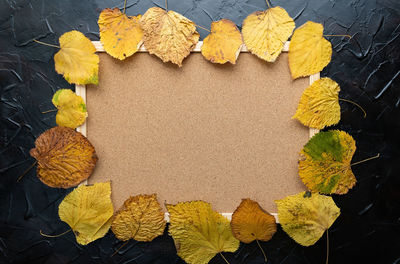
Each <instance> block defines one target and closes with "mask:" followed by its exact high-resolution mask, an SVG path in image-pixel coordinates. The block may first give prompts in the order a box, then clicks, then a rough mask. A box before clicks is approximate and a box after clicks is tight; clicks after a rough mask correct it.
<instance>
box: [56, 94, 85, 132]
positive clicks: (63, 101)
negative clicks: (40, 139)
mask: <svg viewBox="0 0 400 264" xmlns="http://www.w3.org/2000/svg"><path fill="white" fill-rule="evenodd" d="M52 102H53V104H54V106H55V107H57V109H58V112H57V115H56V123H57V125H59V126H64V127H70V128H77V127H78V126H80V125H82V124H83V123H85V120H86V117H87V111H86V105H85V102H84V101H83V98H82V97H80V96H79V95H76V94H75V93H74V92H73V91H71V90H69V89H60V90H58V91H57V92H56V93H55V94H54V95H53V100H52Z"/></svg>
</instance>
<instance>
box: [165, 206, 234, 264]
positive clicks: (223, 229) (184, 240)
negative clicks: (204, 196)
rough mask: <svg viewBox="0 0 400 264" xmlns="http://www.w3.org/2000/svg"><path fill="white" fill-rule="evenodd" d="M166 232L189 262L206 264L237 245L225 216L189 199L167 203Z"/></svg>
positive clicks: (180, 254)
mask: <svg viewBox="0 0 400 264" xmlns="http://www.w3.org/2000/svg"><path fill="white" fill-rule="evenodd" d="M167 209H168V212H169V214H170V226H169V234H170V235H171V236H172V237H173V239H174V241H175V244H176V246H177V251H178V255H179V256H180V257H181V258H182V259H183V260H184V261H186V262H187V263H189V264H206V263H208V262H209V261H210V260H211V259H212V258H213V257H214V256H215V255H216V254H221V252H234V251H236V250H237V249H238V248H239V240H237V239H236V238H235V237H234V236H233V234H232V231H231V228H230V224H229V220H228V219H226V218H225V217H223V216H222V215H221V214H219V213H217V212H215V211H213V210H212V208H211V205H210V204H209V203H206V202H203V201H193V202H184V203H178V204H176V205H167Z"/></svg>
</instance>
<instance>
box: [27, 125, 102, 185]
mask: <svg viewBox="0 0 400 264" xmlns="http://www.w3.org/2000/svg"><path fill="white" fill-rule="evenodd" d="M30 154H31V156H32V157H34V158H35V159H36V160H37V163H38V166H37V175H38V177H39V179H40V180H41V181H42V182H43V183H44V184H46V185H48V186H50V187H54V188H70V187H73V186H76V185H78V184H79V183H80V182H82V181H84V180H86V179H87V178H88V177H89V176H90V174H91V173H92V171H93V169H94V166H95V165H96V162H97V156H96V152H95V150H94V147H93V146H92V144H91V143H90V142H89V140H88V139H87V138H86V137H84V136H83V135H82V134H81V133H79V132H76V131H75V130H73V129H72V128H67V127H53V128H51V129H49V130H46V131H45V132H43V133H42V134H41V135H40V136H39V137H38V138H37V139H36V141H35V148H33V149H31V150H30Z"/></svg>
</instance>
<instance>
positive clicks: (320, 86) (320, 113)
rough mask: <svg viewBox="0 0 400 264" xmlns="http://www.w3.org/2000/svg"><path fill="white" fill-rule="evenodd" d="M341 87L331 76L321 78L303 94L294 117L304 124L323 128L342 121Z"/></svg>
mask: <svg viewBox="0 0 400 264" xmlns="http://www.w3.org/2000/svg"><path fill="white" fill-rule="evenodd" d="M339 91H340V87H339V84H337V83H336V82H335V81H334V80H332V79H330V78H321V79H319V80H317V81H315V82H314V83H313V84H311V85H310V86H309V87H308V88H306V89H305V90H304V92H303V94H302V95H301V99H300V102H299V105H298V107H297V111H296V114H295V115H294V116H293V117H292V118H295V119H297V120H299V121H300V122H301V123H302V124H303V125H305V126H308V127H312V128H317V129H323V128H324V127H326V126H332V125H335V124H337V123H339V121H340V105H339V96H338V95H339Z"/></svg>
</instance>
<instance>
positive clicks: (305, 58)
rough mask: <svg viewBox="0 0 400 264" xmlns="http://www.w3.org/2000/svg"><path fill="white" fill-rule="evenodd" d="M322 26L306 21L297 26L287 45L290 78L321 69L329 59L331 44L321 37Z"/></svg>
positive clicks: (310, 73)
mask: <svg viewBox="0 0 400 264" xmlns="http://www.w3.org/2000/svg"><path fill="white" fill-rule="evenodd" d="M323 32H324V27H323V26H322V25H321V24H319V23H315V22H312V21H307V22H306V23H305V24H304V25H302V26H301V27H299V28H297V29H296V30H295V31H294V33H293V36H292V39H291V41H290V45H289V68H290V72H291V74H292V78H293V79H296V78H299V77H303V76H309V75H312V74H315V73H318V72H320V71H322V69H323V68H325V66H326V65H328V64H329V62H330V61H331V56H332V45H331V43H330V42H329V41H327V40H326V39H325V38H324V37H323Z"/></svg>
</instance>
